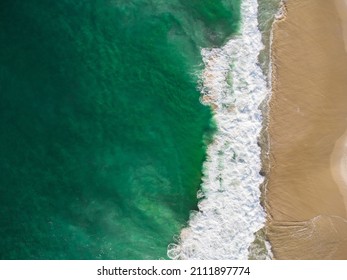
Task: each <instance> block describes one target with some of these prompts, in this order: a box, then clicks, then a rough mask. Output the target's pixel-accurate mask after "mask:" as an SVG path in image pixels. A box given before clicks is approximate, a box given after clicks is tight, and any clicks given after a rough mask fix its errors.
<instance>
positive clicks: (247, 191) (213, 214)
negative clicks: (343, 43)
mask: <svg viewBox="0 0 347 280" xmlns="http://www.w3.org/2000/svg"><path fill="white" fill-rule="evenodd" d="M257 8H258V3H257V0H243V3H242V6H241V9H242V18H243V20H242V27H241V30H240V35H238V36H236V37H234V38H233V39H231V40H230V41H229V42H228V43H227V44H226V45H225V46H223V47H222V48H214V49H203V50H202V56H203V61H204V64H205V70H204V72H203V77H202V79H203V87H202V94H203V95H202V96H203V98H202V100H203V102H204V103H208V104H210V105H212V106H213V108H214V112H215V120H216V122H217V125H218V132H217V133H216V135H215V136H214V141H213V143H212V144H211V145H210V146H209V148H208V151H207V160H206V162H205V164H204V177H203V183H202V186H201V191H200V192H199V193H198V197H199V198H201V201H200V203H199V205H198V207H199V211H198V212H194V213H192V214H191V217H190V220H189V226H188V227H187V228H185V229H183V230H182V232H181V235H180V240H179V241H178V244H171V245H170V246H169V249H168V255H169V257H171V258H173V259H247V258H248V248H249V246H250V244H251V243H252V242H253V241H254V233H255V232H256V231H258V230H259V229H260V228H262V227H263V226H264V222H265V212H264V209H263V208H262V207H261V205H260V189H259V186H260V184H261V183H262V182H263V177H262V176H260V174H259V172H260V169H261V160H260V147H259V146H258V144H257V140H258V136H259V134H260V132H261V128H262V113H261V111H260V109H259V105H260V103H261V102H262V101H263V100H264V98H265V97H266V95H267V94H268V93H269V90H268V89H267V87H266V82H265V77H264V75H263V73H262V71H261V69H260V67H259V66H258V54H259V51H260V50H261V49H262V48H263V45H262V43H261V34H260V32H259V30H258V20H257V10H258V9H257Z"/></svg>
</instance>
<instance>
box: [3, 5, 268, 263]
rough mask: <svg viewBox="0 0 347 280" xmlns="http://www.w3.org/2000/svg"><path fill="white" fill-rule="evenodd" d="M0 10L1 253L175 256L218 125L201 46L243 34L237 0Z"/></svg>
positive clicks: (26, 255)
mask: <svg viewBox="0 0 347 280" xmlns="http://www.w3.org/2000/svg"><path fill="white" fill-rule="evenodd" d="M243 2H249V1H246V0H244V1H243ZM253 2H254V1H253ZM255 14H256V13H255ZM255 14H254V13H253V16H254V15H255ZM0 18H1V19H0V106H1V109H0V114H1V118H0V129H1V131H0V134H1V137H0V157H1V159H0V259H166V258H168V246H169V244H171V245H170V246H171V247H172V246H174V245H172V244H176V243H179V242H181V241H180V240H181V237H180V232H181V230H182V228H184V227H186V226H187V225H188V220H189V217H190V215H192V214H191V213H199V212H198V211H199V207H198V202H199V201H202V200H203V199H202V197H201V196H198V197H197V193H198V190H199V189H200V186H201V183H202V181H206V180H205V179H203V178H206V177H204V176H206V175H203V172H205V171H206V168H209V167H206V159H207V158H211V157H213V154H214V153H215V152H214V150H213V149H212V150H213V151H210V152H208V147H212V146H211V145H210V144H211V143H212V142H214V141H215V140H214V139H215V138H214V137H215V135H218V134H216V133H217V130H218V129H219V128H220V125H219V122H218V118H217V119H216V118H214V117H213V115H214V114H216V113H213V112H212V110H211V106H208V104H207V103H208V102H204V100H201V92H200V91H201V90H202V89H203V88H204V87H205V86H204V83H206V81H205V79H204V78H203V75H204V74H203V73H206V72H203V69H204V65H205V64H206V59H205V58H203V56H202V53H203V54H204V51H202V50H206V49H208V48H212V47H215V48H216V47H221V46H223V45H225V44H226V42H227V41H228V40H229V39H230V38H231V37H232V36H234V35H235V34H238V32H239V30H240V20H241V1H240V0H206V1H202V0H200V1H199V0H191V1H183V0H171V1H163V0H132V1H124V0H90V1H82V0H61V1H45V0H28V1H19V0H3V1H1V3H0ZM257 40H259V37H258V39H257ZM255 49H256V50H258V48H257V47H256V48H255ZM252 57H253V58H252V59H254V56H252ZM228 63H229V62H228ZM257 71H258V70H257ZM234 80H235V79H234ZM230 83H231V84H232V83H233V82H231V81H230ZM201 101H202V102H201ZM202 103H205V104H202ZM216 115H218V114H216ZM254 131H257V130H254ZM252 141H253V140H252ZM227 144H228V143H227ZM251 146H252V147H253V148H255V149H256V151H258V150H257V148H256V147H255V146H254V143H253V142H252V145H251ZM210 149H211V148H210ZM216 152H217V151H216ZM238 160H239V159H238ZM203 162H205V165H204V167H203ZM207 162H210V160H208V161H207ZM225 164H226V165H227V164H228V163H225ZM207 165H208V164H207ZM256 173H257V171H256ZM257 180H258V181H255V183H256V184H257V183H258V182H260V180H261V178H258V179H257ZM253 183H254V182H253ZM203 185H206V182H204V183H203ZM257 187H258V186H255V187H254V186H253V188H257ZM203 189H204V187H203ZM258 191H259V190H258ZM200 194H201V193H200ZM245 194H246V195H247V194H248V193H245ZM257 196H258V192H257V191H255V192H254V193H253V192H251V197H253V198H252V199H251V201H255V203H258V202H257V201H258V198H257ZM229 203H230V201H229ZM258 204H259V203H258ZM255 207H256V208H257V209H258V206H255ZM230 209H235V206H233V207H232V208H230ZM258 210H259V211H260V209H258ZM194 211H195V212H194ZM218 211H219V210H218ZM262 215H263V214H260V218H256V219H255V221H254V223H255V226H253V227H251V228H252V229H251V230H253V229H254V230H255V229H258V228H259V227H260V225H261V223H262V219H263V216H262ZM252 234H253V233H250V232H248V233H247V240H248V241H249V240H250V237H251V236H252ZM248 245H249V244H248ZM170 246H169V247H170ZM245 246H246V244H245V243H243V248H245ZM169 251H170V250H169ZM242 252H243V253H242V256H244V253H245V251H242ZM169 255H170V257H171V258H184V256H183V255H182V254H181V255H180V256H178V255H179V253H177V254H176V255H173V254H172V253H169ZM185 256H186V255H185ZM204 256H205V257H208V256H210V255H208V254H207V255H201V256H200V257H204ZM216 256H219V257H223V256H226V255H216ZM228 256H230V255H228ZM231 257H232V256H231ZM234 257H240V256H238V255H236V256H234Z"/></svg>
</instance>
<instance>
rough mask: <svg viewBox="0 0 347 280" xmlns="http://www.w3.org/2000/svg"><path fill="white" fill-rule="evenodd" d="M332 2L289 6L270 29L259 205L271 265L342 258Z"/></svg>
mask: <svg viewBox="0 0 347 280" xmlns="http://www.w3.org/2000/svg"><path fill="white" fill-rule="evenodd" d="M336 1H340V0H336ZM335 4H338V3H335V1H334V0H288V1H286V15H285V17H284V19H282V20H279V21H277V22H276V23H275V24H274V29H273V32H274V33H273V43H272V62H273V66H272V67H273V69H272V71H273V81H272V88H273V92H272V97H271V101H270V108H269V110H270V111H269V127H268V132H269V141H270V166H271V167H270V172H269V174H268V183H267V187H266V193H265V196H266V200H265V206H266V209H267V213H268V223H267V235H268V238H269V240H270V243H271V245H272V250H273V253H274V258H276V259H347V220H346V218H347V214H346V206H345V205H347V196H346V199H345V200H344V195H343V189H344V187H345V185H344V184H345V182H344V181H343V180H342V179H341V178H342V177H341V176H342V175H343V169H341V168H342V167H341V166H342V165H341V162H345V163H346V160H347V157H343V154H344V153H343V150H344V149H345V142H344V141H345V139H346V137H343V135H344V134H345V132H346V130H347V52H346V49H345V45H344V38H343V34H344V32H345V34H347V31H346V30H343V28H342V27H343V25H342V21H341V18H340V17H341V13H338V11H337V8H336V6H335ZM340 4H341V3H340ZM346 14H347V13H346ZM346 18H347V17H346ZM346 22H347V21H346ZM346 27H347V24H346ZM345 39H346V42H347V37H346V38H345ZM341 137H342V138H341ZM341 139H342V140H341ZM338 140H339V141H338ZM345 150H346V149H345ZM345 153H347V151H345ZM346 166H347V163H346ZM334 170H335V171H336V170H337V173H338V174H340V175H336V172H335V171H334ZM341 174H342V175H341ZM336 176H338V177H336ZM339 176H340V177H339Z"/></svg>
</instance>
